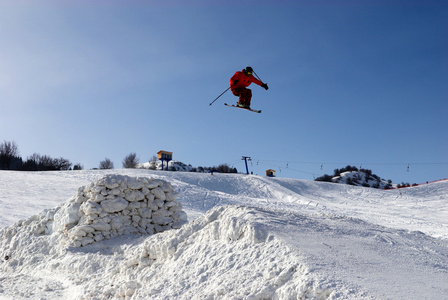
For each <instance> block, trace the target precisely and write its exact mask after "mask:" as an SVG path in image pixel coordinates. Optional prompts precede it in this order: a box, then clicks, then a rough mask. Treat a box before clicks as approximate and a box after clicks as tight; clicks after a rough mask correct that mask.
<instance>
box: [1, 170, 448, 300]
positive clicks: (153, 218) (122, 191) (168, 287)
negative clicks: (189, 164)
mask: <svg viewBox="0 0 448 300" xmlns="http://www.w3.org/2000/svg"><path fill="white" fill-rule="evenodd" d="M0 182H1V185H0V205H1V207H2V214H1V218H0V226H1V227H2V229H1V231H0V236H1V239H0V258H1V261H0V299H448V222H447V220H448V202H447V201H448V181H441V182H436V183H431V184H427V185H422V186H417V187H411V188H405V189H399V190H388V191H384V190H378V189H373V188H366V187H355V186H349V185H344V184H334V183H325V182H313V181H305V180H294V179H285V178H267V177H260V176H250V175H241V174H215V175H210V174H201V173H185V172H163V171H149V170H104V171H103V170H102V171H99V170H97V171H70V172H7V171H0ZM183 212H186V214H187V216H188V220H189V223H187V224H184V223H185V221H186V220H185V214H184V213H183ZM182 224H184V225H182ZM181 225H182V226H181ZM178 227H180V228H179V229H175V228H178ZM173 228H174V229H173ZM148 229H149V230H148ZM156 232H157V233H156Z"/></svg>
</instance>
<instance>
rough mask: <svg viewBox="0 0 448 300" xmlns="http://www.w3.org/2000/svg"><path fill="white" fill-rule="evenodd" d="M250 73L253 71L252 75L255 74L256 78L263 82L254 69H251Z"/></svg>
mask: <svg viewBox="0 0 448 300" xmlns="http://www.w3.org/2000/svg"><path fill="white" fill-rule="evenodd" d="M252 73H254V75H255V76H257V78H258V80H260V81H261V82H263V80H261V78H260V77H258V74H257V73H255V71H252Z"/></svg>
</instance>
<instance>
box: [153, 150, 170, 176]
mask: <svg viewBox="0 0 448 300" xmlns="http://www.w3.org/2000/svg"><path fill="white" fill-rule="evenodd" d="M157 158H158V159H160V160H161V161H162V171H163V162H164V161H166V170H167V171H168V163H169V162H170V160H173V152H168V151H163V150H160V151H159V152H157Z"/></svg>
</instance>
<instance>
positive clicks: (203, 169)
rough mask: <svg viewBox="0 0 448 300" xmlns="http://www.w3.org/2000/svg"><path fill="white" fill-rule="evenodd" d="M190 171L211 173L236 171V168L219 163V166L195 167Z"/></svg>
mask: <svg viewBox="0 0 448 300" xmlns="http://www.w3.org/2000/svg"><path fill="white" fill-rule="evenodd" d="M191 172H199V173H211V172H219V173H238V170H237V169H236V168H232V167H230V166H229V165H228V164H220V165H219V166H213V167H197V168H193V169H191Z"/></svg>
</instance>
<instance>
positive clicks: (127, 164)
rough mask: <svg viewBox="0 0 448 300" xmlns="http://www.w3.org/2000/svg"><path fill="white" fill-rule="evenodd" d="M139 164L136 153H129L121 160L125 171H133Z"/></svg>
mask: <svg viewBox="0 0 448 300" xmlns="http://www.w3.org/2000/svg"><path fill="white" fill-rule="evenodd" d="M138 163H139V159H138V158H137V154H136V153H130V154H129V155H128V156H126V157H125V158H124V159H123V168H126V169H135V168H137V164H138Z"/></svg>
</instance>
